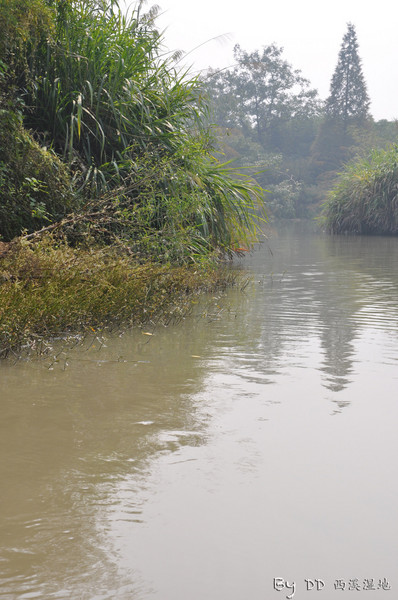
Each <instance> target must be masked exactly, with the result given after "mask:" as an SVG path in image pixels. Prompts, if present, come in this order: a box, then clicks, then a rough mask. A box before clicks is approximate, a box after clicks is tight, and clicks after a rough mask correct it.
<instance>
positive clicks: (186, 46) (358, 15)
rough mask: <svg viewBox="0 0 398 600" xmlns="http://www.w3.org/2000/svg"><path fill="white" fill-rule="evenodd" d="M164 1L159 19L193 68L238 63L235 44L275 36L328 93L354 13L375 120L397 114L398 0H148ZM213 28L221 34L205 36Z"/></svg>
mask: <svg viewBox="0 0 398 600" xmlns="http://www.w3.org/2000/svg"><path fill="white" fill-rule="evenodd" d="M155 3H157V4H159V5H160V8H161V15H160V17H159V18H158V20H157V24H158V27H159V28H160V29H161V30H164V39H165V42H166V44H167V46H168V48H169V49H170V50H184V51H185V52H187V53H188V52H190V51H191V50H193V49H194V48H195V47H196V46H199V45H200V44H203V43H204V42H207V43H205V44H204V45H203V46H202V47H201V48H198V49H197V50H193V51H192V52H191V53H190V54H189V56H187V57H186V61H187V63H188V64H189V65H192V72H194V71H196V70H200V69H205V68H206V67H209V66H211V67H213V68H222V67H226V66H228V65H231V64H232V63H233V54H232V49H233V46H234V45H235V44H237V43H238V44H240V45H241V47H242V48H243V49H244V50H248V51H251V50H255V49H260V48H261V47H262V46H264V45H268V44H271V43H273V42H275V43H276V44H277V45H278V46H282V47H283V48H284V52H283V56H284V58H285V59H286V60H287V61H288V62H289V63H291V64H292V66H293V67H294V68H295V69H300V70H301V71H302V75H303V76H304V77H306V78H307V79H309V80H310V82H311V86H312V87H314V88H316V89H317V90H318V92H319V95H320V97H321V98H322V99H325V98H326V97H327V96H328V94H329V85H330V80H331V77H332V74H333V71H334V69H335V66H336V64H337V57H338V52H339V50H340V45H341V42H342V38H343V35H344V33H345V32H346V29H347V22H349V21H351V22H352V23H353V24H354V25H355V28H356V32H357V38H358V43H359V56H360V58H361V59H362V69H363V73H364V76H365V80H366V83H367V88H368V93H369V96H370V98H371V101H372V104H371V113H372V115H373V117H374V118H375V119H376V120H379V119H389V120H392V119H395V118H398V68H397V67H398V65H397V62H398V3H397V2H396V0H378V1H377V2H375V1H374V0H332V1H331V2H328V3H326V2H323V1H322V0H272V1H269V2H265V1H264V0H263V1H259V0H240V1H239V2H238V1H237V0H196V1H192V0H154V1H151V0H148V2H147V4H146V7H145V8H146V10H147V9H148V8H149V7H150V6H152V5H153V4H155ZM216 36H223V37H222V39H221V40H218V41H217V40H215V41H208V40H211V38H214V37H216Z"/></svg>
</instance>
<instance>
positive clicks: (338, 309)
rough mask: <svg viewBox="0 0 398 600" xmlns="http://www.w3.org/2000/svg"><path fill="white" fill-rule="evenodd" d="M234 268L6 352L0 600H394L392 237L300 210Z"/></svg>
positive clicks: (396, 340) (395, 313)
mask: <svg viewBox="0 0 398 600" xmlns="http://www.w3.org/2000/svg"><path fill="white" fill-rule="evenodd" d="M241 265H242V267H244V268H245V269H247V270H248V271H250V272H251V274H252V276H253V279H252V282H251V283H250V284H249V285H248V286H247V287H246V289H245V290H244V292H241V291H238V290H229V291H228V292H227V293H226V294H224V295H221V296H216V297H209V298H207V299H206V301H203V302H202V303H201V304H200V305H198V306H197V307H195V311H194V313H193V314H192V315H191V316H190V317H188V318H187V319H185V321H184V322H182V323H179V324H175V325H170V326H169V327H167V328H166V327H161V326H153V325H150V326H148V327H147V328H145V330H142V331H140V330H136V331H132V332H126V333H125V334H123V335H118V334H115V335H108V336H105V338H106V339H105V340H103V339H102V340H100V341H98V340H95V339H94V336H93V339H91V340H86V341H85V342H84V343H83V344H82V345H78V346H76V347H71V346H69V347H68V346H63V347H62V348H59V347H58V348H57V347H55V348H54V352H53V353H51V354H50V355H49V356H47V357H45V358H42V359H40V360H37V359H30V360H22V361H18V362H15V361H14V362H13V361H4V362H3V363H1V364H0V407H1V418H0V447H1V455H0V477H1V479H0V481H1V490H0V544H1V549H0V598H1V599H7V600H8V599H10V600H11V599H12V600H14V599H18V600H19V599H43V600H47V599H51V600H52V599H54V600H55V599H57V600H63V599H67V598H68V599H69V598H70V599H74V600H105V599H106V600H274V599H276V600H282V599H283V598H286V597H288V596H289V597H293V598H295V599H297V598H298V599H308V600H311V598H314V599H316V598H320V600H322V599H323V600H334V599H335V598H340V597H342V598H345V597H349V598H351V597H356V598H360V599H361V600H367V599H368V598H372V599H379V598H386V599H387V598H389V599H392V598H396V597H398V596H397V594H398V520H397V495H398V483H397V462H398V460H397V456H398V452H397V450H398V435H397V430H398V393H397V392H398V239H396V238H376V237H360V238H355V237H344V236H337V237H328V236H325V235H322V234H321V233H319V232H316V231H314V230H313V229H312V228H308V227H303V226H301V225H300V224H294V225H292V226H290V227H285V228H281V229H280V230H279V231H278V232H274V234H273V236H272V238H271V240H270V242H269V243H266V244H262V245H261V246H260V247H259V248H258V249H257V250H256V252H255V253H254V254H253V255H252V256H250V257H246V258H245V259H244V260H243V261H242V263H241ZM149 333H152V335H146V334H149ZM55 354H57V358H56V360H55V359H54V356H55ZM372 588H374V589H372Z"/></svg>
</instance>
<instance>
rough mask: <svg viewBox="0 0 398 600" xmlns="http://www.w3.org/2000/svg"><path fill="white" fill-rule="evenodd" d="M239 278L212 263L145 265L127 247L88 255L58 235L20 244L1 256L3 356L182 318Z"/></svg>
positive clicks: (0, 336)
mask: <svg viewBox="0 0 398 600" xmlns="http://www.w3.org/2000/svg"><path fill="white" fill-rule="evenodd" d="M0 246H1V243H0ZM4 246H5V249H4ZM1 250H2V248H1V247H0V252H1ZM236 280H237V274H236V273H235V274H234V273H233V272H231V271H228V272H225V271H222V270H221V269H220V268H219V267H217V268H215V267H211V266H210V265H209V264H207V265H206V267H196V268H195V269H193V268H192V267H189V268H187V267H179V266H174V267H170V266H165V265H159V264H154V263H151V262H149V261H146V262H145V264H139V263H137V262H136V261H135V260H134V258H132V257H131V256H130V255H129V253H128V252H127V251H126V248H125V247H120V246H106V247H102V248H95V247H93V246H92V247H90V248H89V249H86V250H82V249H81V248H71V247H70V245H69V244H67V243H66V242H65V241H63V240H62V238H60V237H59V236H57V237H56V238H54V237H53V236H52V235H50V234H47V235H45V236H42V237H41V238H40V240H38V241H37V240H36V241H35V242H33V240H27V239H26V238H25V239H20V240H15V241H14V242H11V243H10V244H8V245H5V244H3V253H2V256H0V358H4V357H5V356H7V355H8V354H9V353H12V352H13V353H16V352H19V351H20V349H21V347H22V346H23V345H25V346H26V345H28V346H29V347H31V348H36V349H38V350H40V344H41V342H42V341H43V338H44V339H48V338H49V337H50V336H54V335H67V334H71V333H82V332H85V331H89V332H92V331H96V330H98V329H99V330H101V329H102V328H104V327H107V326H110V325H112V326H113V327H115V326H117V325H119V326H120V325H123V326H127V325H133V324H134V325H142V324H144V323H147V322H148V321H149V320H153V319H156V320H163V321H165V322H168V321H169V320H171V319H178V318H181V316H183V315H184V314H186V313H187V312H189V310H190V308H191V306H192V296H193V295H195V294H199V293H201V292H203V291H213V290H215V289H222V288H225V286H227V285H231V284H233V283H234V282H235V281H236Z"/></svg>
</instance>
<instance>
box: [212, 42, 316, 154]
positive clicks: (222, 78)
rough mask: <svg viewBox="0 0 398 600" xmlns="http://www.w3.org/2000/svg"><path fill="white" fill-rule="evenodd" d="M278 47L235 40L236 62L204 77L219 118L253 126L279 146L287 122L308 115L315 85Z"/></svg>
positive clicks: (267, 143)
mask: <svg viewBox="0 0 398 600" xmlns="http://www.w3.org/2000/svg"><path fill="white" fill-rule="evenodd" d="M282 52H283V48H279V47H278V46H276V45H275V44H271V45H269V46H265V47H264V48H263V49H262V51H258V50H256V51H254V52H251V53H248V52H245V51H244V50H242V48H241V47H240V46H239V45H236V46H235V48H234V58H235V61H236V66H235V67H234V68H233V69H228V70H224V71H221V72H214V71H209V74H208V78H207V83H208V87H209V90H210V94H211V97H212V99H213V102H214V104H215V107H216V113H215V117H216V120H217V122H218V124H219V125H222V126H227V127H236V126H238V127H241V128H243V129H244V130H245V129H246V130H247V129H249V130H251V131H253V132H255V133H256V137H257V141H258V142H260V143H261V144H262V145H263V146H264V147H266V148H267V149H277V150H279V149H280V142H281V137H282V130H283V127H284V126H285V125H286V123H288V122H291V121H292V120H293V119H297V120H300V119H309V118H312V117H313V116H314V115H315V114H317V112H318V108H319V106H318V101H317V92H316V90H313V89H311V88H310V86H309V82H308V80H307V79H305V78H304V77H302V76H301V72H300V71H299V70H295V69H293V67H292V66H291V65H290V64H289V63H288V62H287V61H286V60H284V59H283V57H282Z"/></svg>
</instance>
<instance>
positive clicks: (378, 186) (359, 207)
mask: <svg viewBox="0 0 398 600" xmlns="http://www.w3.org/2000/svg"><path fill="white" fill-rule="evenodd" d="M323 220H324V224H325V227H326V229H327V230H328V231H329V232H331V233H342V232H347V233H378V234H397V233H398V146H397V145H395V146H394V147H393V148H391V149H390V150H375V151H373V152H372V153H371V155H370V157H368V158H367V159H361V160H359V161H357V162H354V163H352V164H350V165H348V166H347V167H346V168H345V169H344V171H343V173H342V174H341V176H340V179H339V181H338V183H337V185H336V186H335V188H334V189H333V191H332V192H331V193H330V195H329V198H328V201H327V202H326V203H325V206H324V213H323Z"/></svg>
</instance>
